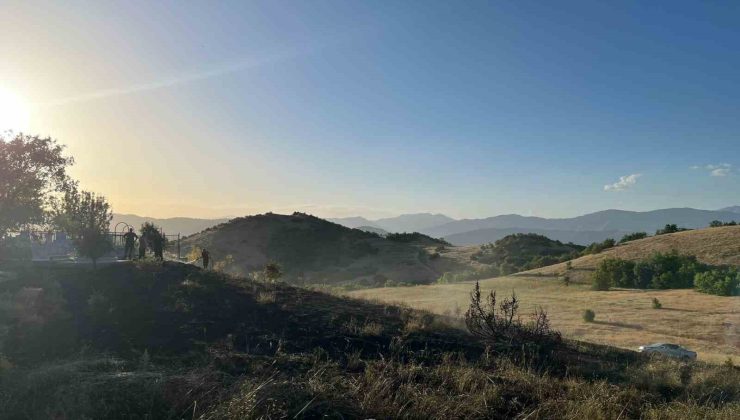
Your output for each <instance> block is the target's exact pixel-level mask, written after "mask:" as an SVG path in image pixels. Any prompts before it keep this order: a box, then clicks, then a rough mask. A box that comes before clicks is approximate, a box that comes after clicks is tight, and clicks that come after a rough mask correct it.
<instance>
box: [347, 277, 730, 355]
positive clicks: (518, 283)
mask: <svg viewBox="0 0 740 420" xmlns="http://www.w3.org/2000/svg"><path fill="white" fill-rule="evenodd" d="M480 285H481V288H483V289H484V290H485V291H490V290H496V291H497V292H498V294H499V295H506V294H510V293H511V292H512V291H514V292H516V294H517V296H518V297H519V298H520V299H521V305H522V308H523V310H524V311H525V312H530V311H533V310H534V308H535V307H536V306H542V307H543V308H544V309H546V310H547V311H548V312H549V314H550V317H551V320H552V325H553V326H554V327H555V328H556V329H558V330H560V331H561V332H562V333H563V334H564V336H565V337H568V338H572V339H578V340H584V341H588V342H593V343H600V344H608V345H611V346H617V347H621V348H625V349H633V350H634V349H636V348H637V347H638V346H640V345H643V344H650V343H659V342H669V343H679V344H684V345H686V346H687V347H689V348H691V349H693V350H695V351H697V352H698V353H699V359H700V360H704V361H708V362H713V363H722V362H724V361H725V360H727V358H728V357H732V358H733V359H734V360H735V361H736V362H737V361H740V298H738V297H723V296H712V295H706V294H703V293H699V292H696V291H694V290H685V289H684V290H613V291H608V292H598V291H593V290H591V288H590V286H589V285H582V284H571V285H570V286H564V285H563V284H562V283H561V282H559V281H557V279H555V278H550V277H537V276H526V275H518V276H516V277H511V276H510V277H499V278H494V279H488V280H482V281H481V282H480ZM472 286H473V283H471V282H465V283H456V284H444V285H431V286H417V287H411V288H381V289H368V290H360V291H356V292H351V293H350V294H349V296H352V297H359V298H363V299H369V300H371V301H377V302H387V303H397V304H404V305H409V306H411V307H414V308H418V309H423V310H428V311H431V312H434V313H438V314H448V315H458V316H459V315H460V314H461V313H462V312H464V310H465V308H466V305H467V301H468V299H469V293H470V289H471V287H472ZM653 298H657V299H659V300H660V302H661V303H662V305H663V309H660V310H658V309H653V307H652V299H653ZM585 309H591V310H593V311H595V312H596V322H594V323H586V322H584V321H583V319H582V315H583V311H584V310H585Z"/></svg>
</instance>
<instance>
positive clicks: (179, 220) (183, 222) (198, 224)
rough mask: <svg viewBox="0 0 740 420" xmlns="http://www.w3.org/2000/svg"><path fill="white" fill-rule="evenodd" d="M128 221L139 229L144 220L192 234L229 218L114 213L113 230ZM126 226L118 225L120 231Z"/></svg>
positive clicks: (169, 229)
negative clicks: (165, 217) (159, 217)
mask: <svg viewBox="0 0 740 420" xmlns="http://www.w3.org/2000/svg"><path fill="white" fill-rule="evenodd" d="M121 222H123V223H127V224H129V225H131V226H133V227H134V228H135V229H136V230H137V231H138V230H139V228H140V227H141V225H142V224H143V223H144V222H150V223H154V224H155V225H157V226H159V227H161V228H162V230H163V231H164V232H165V233H166V234H178V233H179V234H181V235H192V234H194V233H198V232H200V231H202V230H204V229H208V228H209V227H212V226H215V225H218V224H220V223H224V222H228V219H194V218H191V217H171V218H167V219H158V218H156V217H146V216H137V215H135V214H118V213H113V220H112V221H111V224H110V226H111V230H114V229H115V228H116V225H118V224H119V223H121ZM123 228H125V226H124V225H122V224H121V225H120V226H118V231H119V232H120V231H121V229H123Z"/></svg>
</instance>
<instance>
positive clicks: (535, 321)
mask: <svg viewBox="0 0 740 420" xmlns="http://www.w3.org/2000/svg"><path fill="white" fill-rule="evenodd" d="M465 325H466V326H467V327H468V331H470V333H471V334H473V335H475V336H478V337H480V338H482V339H483V340H485V341H487V342H489V343H490V344H506V345H508V346H509V347H522V346H530V347H531V346H534V347H536V348H537V349H538V350H546V349H550V348H552V346H554V345H556V344H558V343H560V341H561V336H560V333H559V332H558V331H555V330H553V329H551V328H550V320H549V318H548V316H547V312H545V311H544V310H543V309H541V308H538V309H535V312H534V314H532V320H531V322H529V323H523V322H522V321H521V318H520V316H519V299H517V297H516V294H514V293H513V292H512V294H511V298H507V299H504V300H503V301H501V302H498V301H497V300H496V292H495V291H491V292H490V293H489V295H488V298H487V299H486V301H485V302H484V300H483V297H482V295H481V291H480V284H479V283H478V282H476V283H475V288H474V289H473V292H472V293H471V294H470V307H469V308H468V311H467V312H465Z"/></svg>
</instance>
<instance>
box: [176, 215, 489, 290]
mask: <svg viewBox="0 0 740 420" xmlns="http://www.w3.org/2000/svg"><path fill="white" fill-rule="evenodd" d="M182 246H183V252H184V253H185V254H187V253H188V252H190V251H191V250H192V249H194V248H207V249H208V250H209V251H210V253H211V255H212V258H214V259H215V260H216V261H219V260H220V261H223V262H224V267H225V269H226V270H227V271H229V272H231V273H237V274H248V273H250V272H253V271H258V270H261V269H262V267H263V266H264V265H265V264H267V263H268V262H270V261H275V262H277V263H279V264H280V265H281V266H282V268H283V270H284V271H285V273H286V276H285V277H286V280H288V281H289V282H292V283H299V284H332V285H342V284H345V285H347V284H352V285H364V286H382V285H384V284H385V283H386V282H388V281H391V282H396V283H400V282H403V283H409V284H418V283H430V282H433V281H434V280H436V279H437V278H439V276H440V275H441V273H442V272H443V271H444V270H448V269H458V268H459V267H458V266H460V265H462V266H463V267H462V268H468V267H469V266H472V265H475V263H472V262H469V261H462V262H460V261H456V260H452V259H451V258H449V257H447V256H445V255H444V254H439V253H437V255H434V256H432V254H435V252H436V251H435V249H436V248H437V247H438V246H442V243H441V242H439V241H437V240H434V239H433V238H430V237H427V236H425V235H420V234H395V235H390V236H389V237H388V238H384V237H381V236H379V235H377V234H374V233H371V232H365V231H362V230H358V229H349V228H347V227H344V226H341V225H338V224H335V223H331V222H328V221H326V220H323V219H319V218H317V217H313V216H309V215H306V214H302V213H295V214H293V215H290V216H288V215H279V214H271V213H268V214H264V215H258V216H250V217H244V218H238V219H233V220H231V221H229V222H228V223H224V224H221V225H218V226H215V227H213V228H211V229H207V230H205V231H203V232H201V233H198V234H195V235H192V236H190V237H188V238H186V239H185V240H184V241H183V243H182Z"/></svg>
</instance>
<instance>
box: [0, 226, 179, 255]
mask: <svg viewBox="0 0 740 420" xmlns="http://www.w3.org/2000/svg"><path fill="white" fill-rule="evenodd" d="M126 232H128V229H126V230H125V231H121V232H115V231H113V232H108V234H107V236H108V239H109V240H110V242H111V245H112V250H111V251H110V253H109V254H108V255H106V257H108V258H123V257H124V250H125V246H126V239H125V238H124V236H123V235H125V233H126ZM161 234H162V235H163V236H164V237H165V239H166V240H167V241H168V242H169V243H171V244H172V245H171V246H172V247H173V249H172V251H173V253H175V252H176V253H177V259H178V260H179V259H180V257H181V255H180V252H181V248H180V234H179V233H178V234H176V235H172V234H170V235H167V234H165V233H164V232H161ZM150 249H151V247H150ZM75 256H76V248H75V246H74V243H73V242H72V240H71V239H70V238H69V236H68V235H67V234H66V233H64V232H54V231H40V230H24V231H18V232H9V233H8V234H7V235H6V237H5V238H3V239H1V240H0V260H32V261H54V260H72V259H74V258H75Z"/></svg>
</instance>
